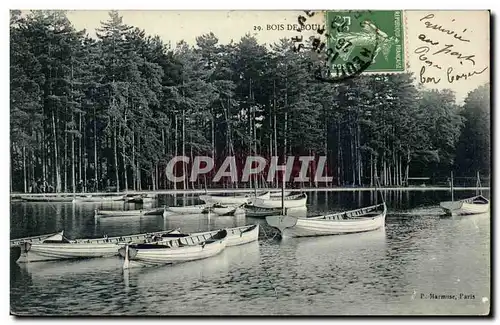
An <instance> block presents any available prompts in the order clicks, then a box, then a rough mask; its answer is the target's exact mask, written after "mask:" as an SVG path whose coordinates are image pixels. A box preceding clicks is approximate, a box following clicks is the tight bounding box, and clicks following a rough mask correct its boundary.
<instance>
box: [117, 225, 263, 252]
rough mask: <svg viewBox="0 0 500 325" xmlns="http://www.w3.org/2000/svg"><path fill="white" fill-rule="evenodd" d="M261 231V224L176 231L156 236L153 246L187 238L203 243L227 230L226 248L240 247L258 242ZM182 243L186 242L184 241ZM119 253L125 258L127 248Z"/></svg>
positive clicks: (153, 239)
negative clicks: (202, 230) (209, 229)
mask: <svg viewBox="0 0 500 325" xmlns="http://www.w3.org/2000/svg"><path fill="white" fill-rule="evenodd" d="M259 229H260V228H259V224H254V225H247V226H241V227H235V228H226V229H218V230H213V231H204V232H198V233H191V234H184V233H181V232H178V231H176V232H171V233H167V234H163V235H161V236H155V237H154V238H152V243H151V244H154V245H161V244H162V243H163V242H169V241H171V240H172V239H179V238H187V237H190V238H191V239H192V240H194V241H195V242H202V241H205V240H208V239H209V238H211V237H212V236H214V235H216V234H217V233H218V232H219V231H221V230H226V232H227V238H226V246H227V247H232V246H240V245H244V244H248V243H251V242H254V241H257V240H258V239H259ZM191 239H189V240H191ZM181 242H185V241H184V239H183V240H182V241H181ZM119 253H120V255H121V256H122V257H125V248H124V247H122V248H120V250H119Z"/></svg>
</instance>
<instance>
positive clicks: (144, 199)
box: [125, 194, 153, 204]
mask: <svg viewBox="0 0 500 325" xmlns="http://www.w3.org/2000/svg"><path fill="white" fill-rule="evenodd" d="M125 202H127V203H139V204H141V203H142V204H145V203H151V202H153V198H152V197H149V196H148V195H144V194H142V195H134V196H127V197H126V198H125Z"/></svg>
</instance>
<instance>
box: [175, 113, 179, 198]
mask: <svg viewBox="0 0 500 325" xmlns="http://www.w3.org/2000/svg"><path fill="white" fill-rule="evenodd" d="M174 119H175V153H174V156H177V152H178V143H177V142H178V137H179V136H178V132H179V131H178V126H177V115H175V116H174ZM174 175H175V176H177V164H175V165H174ZM176 189H177V182H174V190H176Z"/></svg>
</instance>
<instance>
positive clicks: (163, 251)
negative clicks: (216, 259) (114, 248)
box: [123, 230, 228, 269]
mask: <svg viewBox="0 0 500 325" xmlns="http://www.w3.org/2000/svg"><path fill="white" fill-rule="evenodd" d="M227 235H228V234H227V231H226V230H220V231H218V232H217V233H216V234H215V235H213V236H210V237H209V238H208V239H205V240H199V239H200V238H202V237H200V236H187V237H182V238H177V239H171V240H169V241H163V242H161V243H154V244H135V245H126V246H125V249H124V255H125V262H124V263H123V268H124V269H128V268H131V267H138V266H151V265H163V264H172V263H178V262H187V261H193V260H199V259H204V258H208V257H211V256H215V255H217V254H219V253H220V252H222V251H223V250H224V248H226V238H227Z"/></svg>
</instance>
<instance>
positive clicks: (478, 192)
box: [476, 171, 483, 195]
mask: <svg viewBox="0 0 500 325" xmlns="http://www.w3.org/2000/svg"><path fill="white" fill-rule="evenodd" d="M476 195H483V189H482V188H481V178H480V177H479V171H477V180H476Z"/></svg>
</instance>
